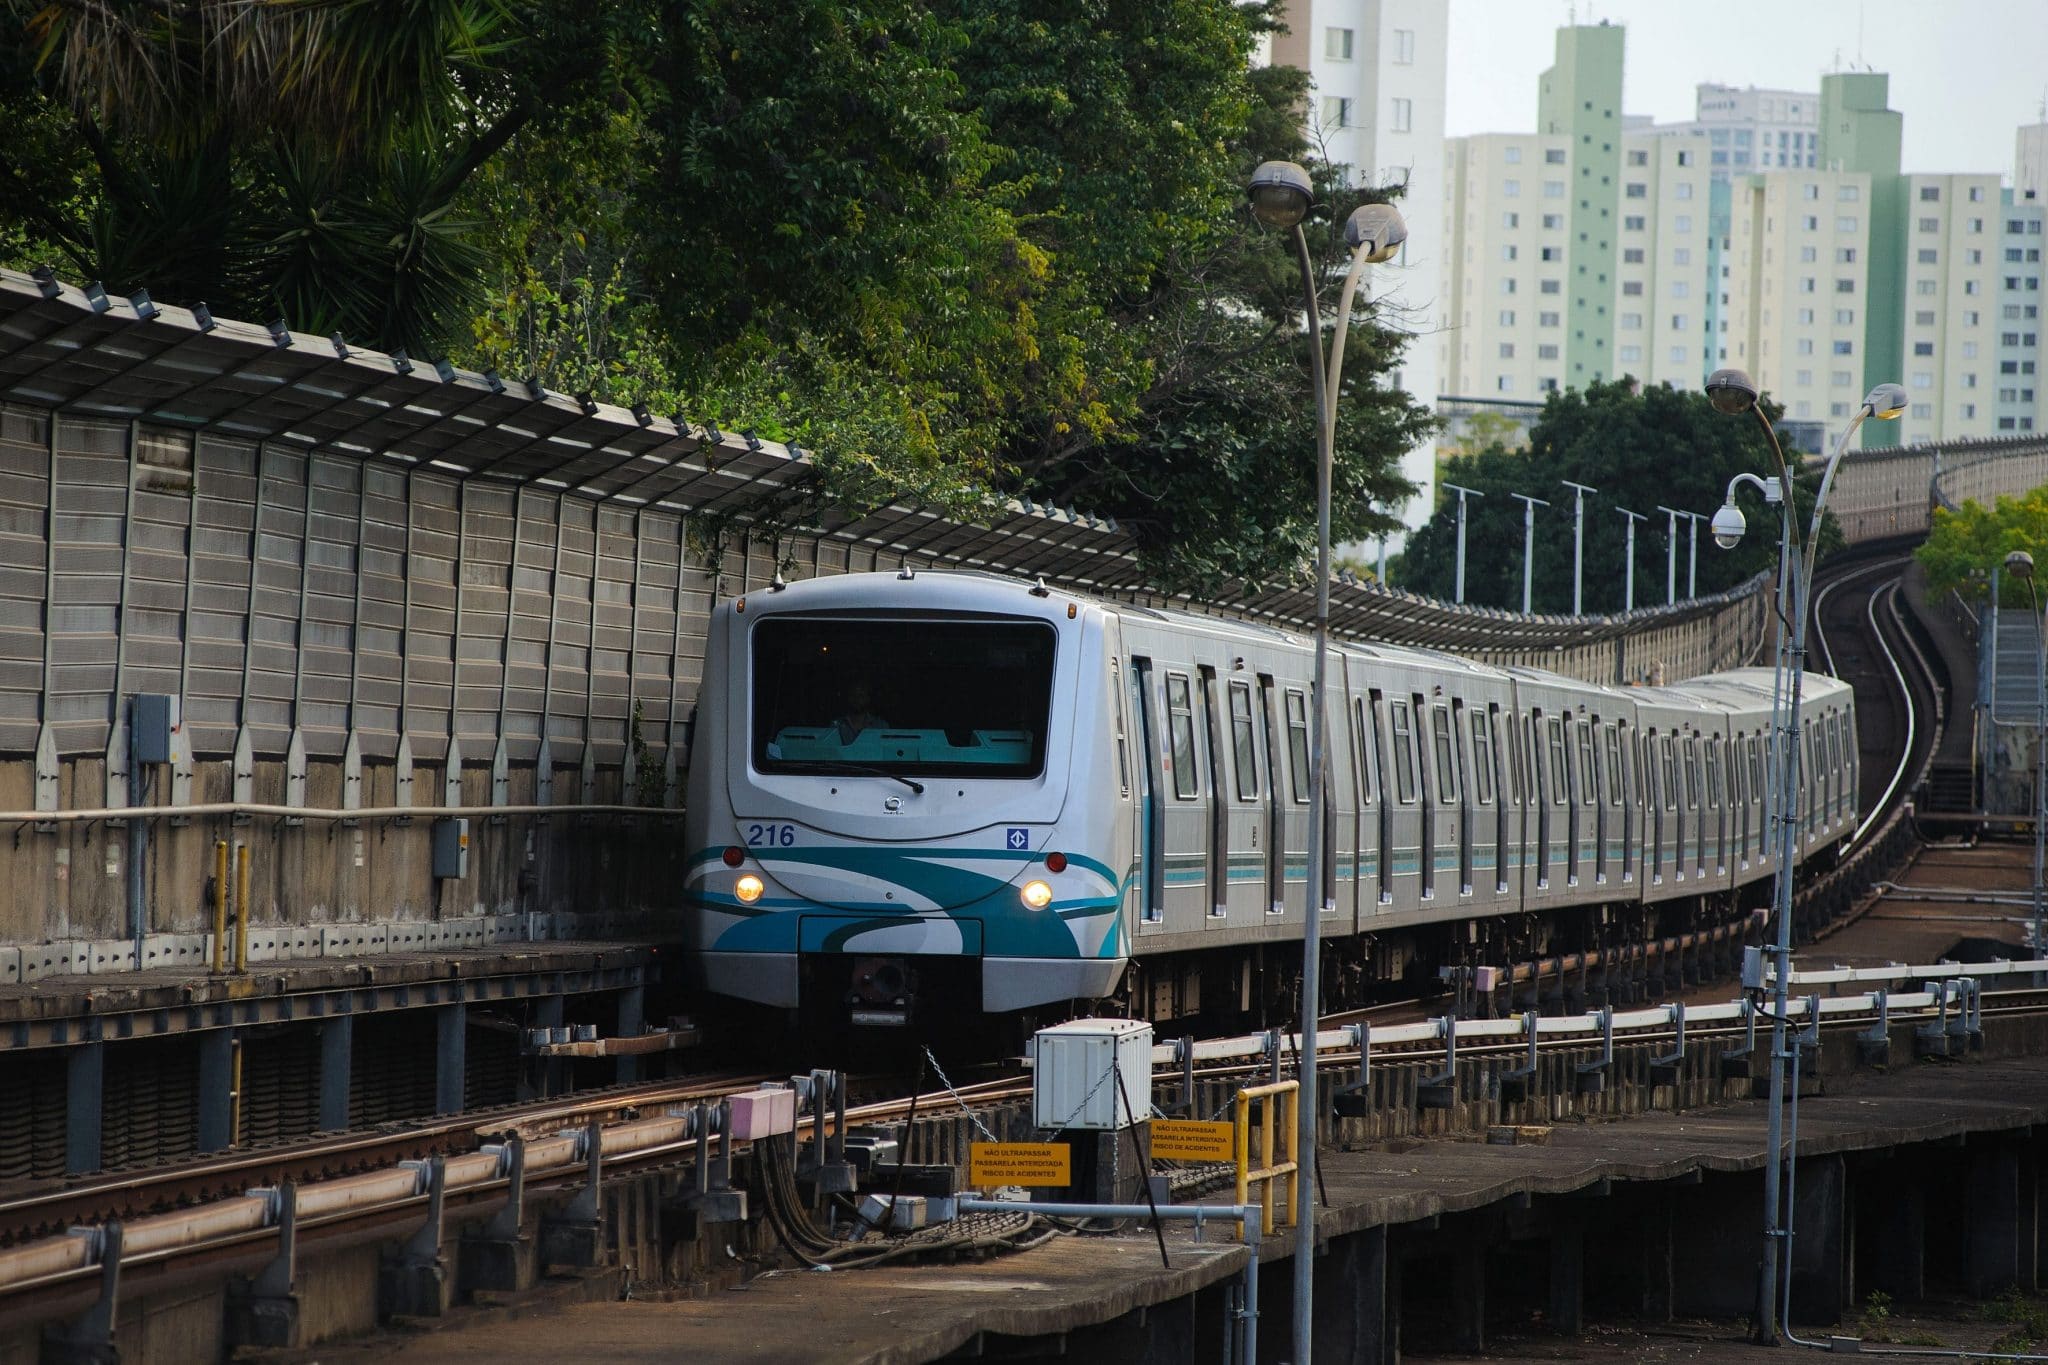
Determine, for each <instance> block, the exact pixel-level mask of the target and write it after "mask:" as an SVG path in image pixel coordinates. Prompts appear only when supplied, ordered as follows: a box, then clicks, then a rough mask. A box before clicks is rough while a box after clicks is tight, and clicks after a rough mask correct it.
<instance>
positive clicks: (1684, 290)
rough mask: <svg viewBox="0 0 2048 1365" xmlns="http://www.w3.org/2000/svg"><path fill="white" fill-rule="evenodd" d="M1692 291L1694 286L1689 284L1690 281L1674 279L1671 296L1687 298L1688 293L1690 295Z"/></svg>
mask: <svg viewBox="0 0 2048 1365" xmlns="http://www.w3.org/2000/svg"><path fill="white" fill-rule="evenodd" d="M1691 293H1692V286H1691V285H1690V284H1688V283H1687V282H1686V281H1684V280H1673V281H1672V282H1671V297H1672V298H1674V299H1682V298H1685V297H1687V296H1688V295H1690V294H1691Z"/></svg>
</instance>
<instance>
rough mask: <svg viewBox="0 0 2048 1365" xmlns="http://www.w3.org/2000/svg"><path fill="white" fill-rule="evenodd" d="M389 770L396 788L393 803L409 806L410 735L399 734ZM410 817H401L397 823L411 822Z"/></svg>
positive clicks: (410, 802)
mask: <svg viewBox="0 0 2048 1365" xmlns="http://www.w3.org/2000/svg"><path fill="white" fill-rule="evenodd" d="M391 771H392V779H393V782H394V784H395V790H396V794H395V796H394V798H393V804H394V805H399V806H410V805H411V804H412V738H411V736H409V735H400V736H399V737H398V753H397V754H396V756H395V757H394V758H393V759H392V765H391ZM411 818H412V817H410V816H407V817H405V818H403V819H401V820H400V821H399V822H398V823H400V824H402V825H403V824H409V823H411Z"/></svg>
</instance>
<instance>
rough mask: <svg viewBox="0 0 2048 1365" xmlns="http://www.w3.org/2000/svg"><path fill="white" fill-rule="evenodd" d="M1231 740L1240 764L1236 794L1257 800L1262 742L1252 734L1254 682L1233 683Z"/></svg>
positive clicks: (1246, 798)
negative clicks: (1259, 743)
mask: <svg viewBox="0 0 2048 1365" xmlns="http://www.w3.org/2000/svg"><path fill="white" fill-rule="evenodd" d="M1230 743H1231V749H1232V754H1233V757H1234V758H1235V759H1236V767H1237V796H1238V799H1239V800H1240V801H1254V800H1257V799H1258V795H1259V746H1258V743H1257V741H1256V740H1255V739H1254V738H1253V736H1252V685H1251V684H1250V683H1248V682H1233V683H1231V684H1230Z"/></svg>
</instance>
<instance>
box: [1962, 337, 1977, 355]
mask: <svg viewBox="0 0 2048 1365" xmlns="http://www.w3.org/2000/svg"><path fill="white" fill-rule="evenodd" d="M1976 358H1977V343H1976V342H1974V341H1966V342H1964V343H1963V359H1965V360H1975V359H1976Z"/></svg>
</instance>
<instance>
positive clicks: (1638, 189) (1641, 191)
mask: <svg viewBox="0 0 2048 1365" xmlns="http://www.w3.org/2000/svg"><path fill="white" fill-rule="evenodd" d="M1622 192H1623V193H1624V194H1626V195H1627V196H1628V197H1629V198H1631V199H1647V198H1649V196H1650V187H1649V186H1648V185H1645V184H1643V183H1641V182H1640V181H1631V182H1629V184H1628V185H1627V186H1626V187H1625V188H1624V189H1623V191H1622Z"/></svg>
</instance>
